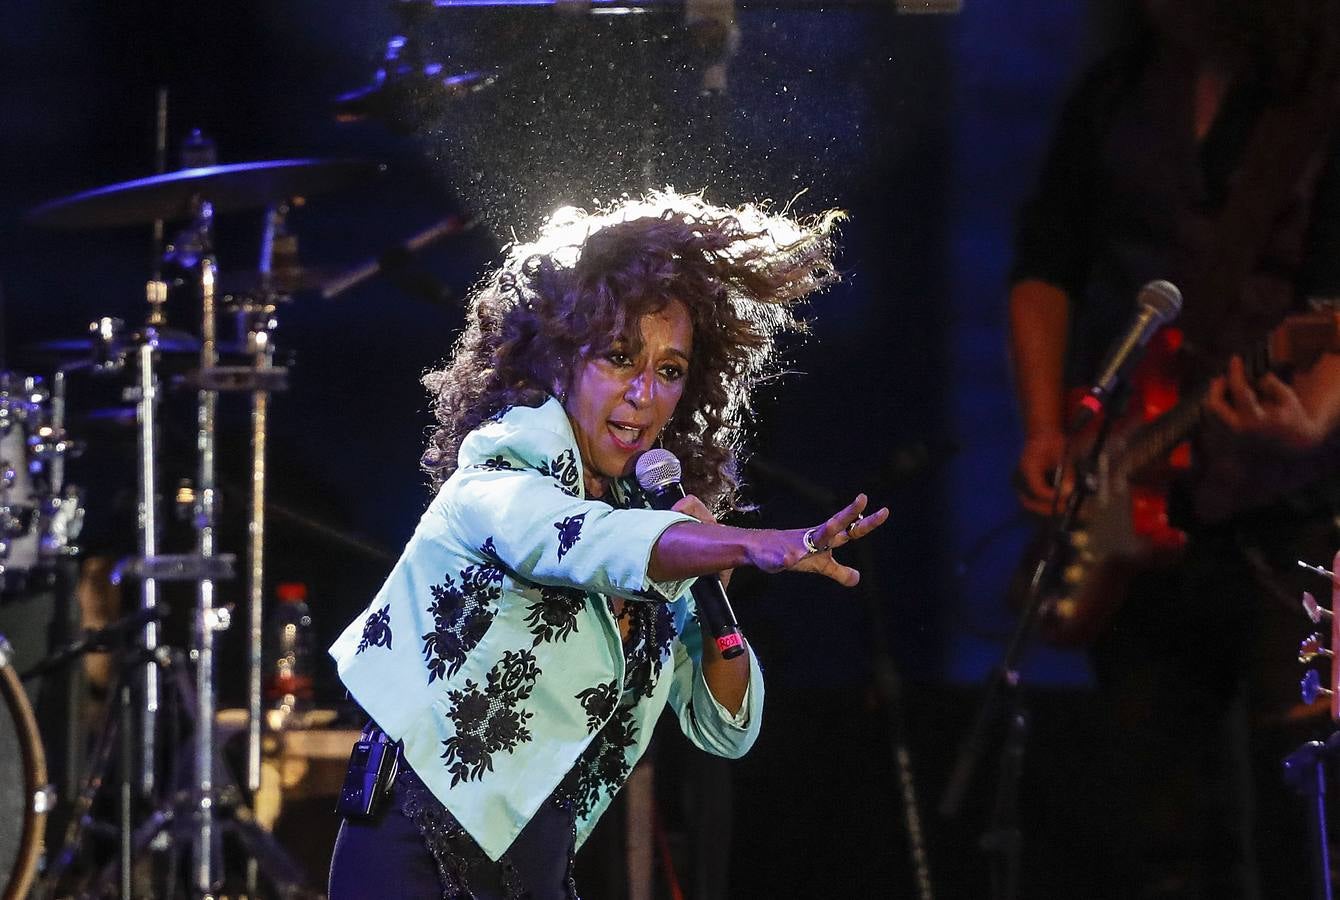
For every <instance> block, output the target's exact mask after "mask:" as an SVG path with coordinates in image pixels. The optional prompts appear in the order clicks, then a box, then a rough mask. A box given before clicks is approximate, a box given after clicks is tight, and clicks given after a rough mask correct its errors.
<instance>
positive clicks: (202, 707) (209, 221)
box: [191, 201, 228, 896]
mask: <svg viewBox="0 0 1340 900" xmlns="http://www.w3.org/2000/svg"><path fill="white" fill-rule="evenodd" d="M213 217H214V208H213V206H212V205H211V204H210V203H209V202H208V201H205V202H202V203H201V204H200V215H199V218H198V220H197V221H198V225H199V229H198V234H199V236H200V238H201V245H202V246H201V249H202V253H201V255H200V261H199V262H200V308H201V318H200V378H201V384H200V391H199V393H198V394H197V401H196V426H197V428H196V449H197V451H198V452H199V454H200V458H199V467H198V468H197V470H196V472H197V474H196V486H195V487H196V507H195V529H196V552H197V554H199V556H200V559H201V562H202V563H205V564H208V561H209V560H210V559H212V558H213V557H214V556H215V554H216V553H217V552H218V548H217V546H216V535H215V529H216V527H217V523H218V508H217V506H216V505H215V500H216V497H215V490H216V488H215V484H214V476H215V462H216V461H215V456H214V453H215V440H216V425H217V416H218V405H219V392H218V391H217V390H215V389H213V388H212V387H211V386H210V385H209V384H208V381H207V377H208V374H209V372H210V371H211V370H212V369H214V367H215V366H217V365H218V362H219V353H218V334H217V331H216V329H217V325H218V319H217V314H216V309H215V294H214V289H215V278H216V275H217V273H216V271H215V262H214V255H213V246H212V241H211V238H212V232H213ZM200 574H201V575H202V577H201V578H200V580H199V582H198V585H197V591H196V620H195V651H196V654H197V655H196V669H195V693H196V713H197V714H196V722H195V783H194V785H193V786H194V787H195V789H196V793H195V797H194V800H195V817H196V826H197V831H196V842H195V846H194V847H192V859H191V871H192V881H193V884H194V887H195V890H196V893H197V895H200V896H210V895H211V894H212V893H213V891H214V889H215V886H216V875H215V872H216V862H221V857H220V855H219V848H218V846H217V841H218V835H217V834H216V832H215V830H214V697H215V691H214V635H215V633H216V632H218V631H221V630H223V629H224V628H226V627H227V625H228V617H227V614H226V612H223V611H221V610H219V609H217V608H216V607H215V605H214V598H215V591H214V585H215V579H214V578H213V577H211V576H210V575H209V574H208V573H207V572H204V571H202V572H201V573H200Z"/></svg>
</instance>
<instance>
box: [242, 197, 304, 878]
mask: <svg viewBox="0 0 1340 900" xmlns="http://www.w3.org/2000/svg"><path fill="white" fill-rule="evenodd" d="M287 214H288V207H287V205H284V204H279V205H276V206H271V207H270V208H268V209H267V210H266V211H265V227H264V229H263V231H262V238H261V253H260V266H259V269H260V273H261V291H260V296H259V297H258V298H250V299H247V300H245V301H244V302H242V304H241V305H240V306H239V308H238V310H237V324H238V332H239V334H240V335H243V336H245V341H246V347H247V351H248V352H249V353H250V354H251V360H252V367H251V368H252V371H251V381H252V384H251V385H250V386H251V388H252V390H251V504H250V506H251V518H250V520H249V522H248V523H247V537H248V557H247V560H248V563H249V565H248V567H247V765H246V788H247V793H248V796H253V797H254V796H255V794H256V792H257V791H258V790H260V786H261V712H262V711H261V676H262V671H261V668H262V656H261V654H262V641H263V638H264V635H263V626H264V608H265V607H264V603H265V445H266V435H267V430H268V420H269V410H270V392H271V391H272V390H283V389H285V388H286V387H287V385H286V384H285V383H284V379H285V377H286V376H287V370H285V369H283V368H282V367H276V366H275V365H274V352H275V348H274V336H273V331H274V328H275V326H276V325H277V322H276V321H275V317H274V313H275V306H276V299H277V298H276V295H275V294H274V293H273V292H272V291H271V290H270V286H271V282H270V274H271V271H272V266H273V263H274V255H275V249H276V241H280V242H281V244H282V247H283V248H287V247H288V246H289V244H290V243H291V240H292V238H291V236H289V235H288V234H287V232H286V230H285V227H284V219H285V217H286V215H287ZM281 252H282V249H281ZM256 862H257V861H256V859H255V858H252V859H249V860H248V861H247V888H248V890H250V891H251V892H253V893H254V892H255V889H256V875H257V865H256Z"/></svg>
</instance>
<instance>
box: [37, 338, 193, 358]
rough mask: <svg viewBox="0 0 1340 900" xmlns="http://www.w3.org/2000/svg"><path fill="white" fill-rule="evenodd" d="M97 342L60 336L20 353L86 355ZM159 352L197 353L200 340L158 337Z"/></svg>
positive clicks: (92, 349)
mask: <svg viewBox="0 0 1340 900" xmlns="http://www.w3.org/2000/svg"><path fill="white" fill-rule="evenodd" d="M97 343H98V342H96V341H93V340H91V339H89V338H61V339H57V340H54V341H37V342H36V343H32V344H25V345H24V346H23V348H22V349H21V350H20V353H22V354H24V355H25V356H87V355H88V354H90V353H92V352H93V351H94V350H95V349H96V345H97ZM158 352H159V353H199V352H200V342H199V341H197V340H196V339H195V338H194V337H192V336H190V335H174V336H172V337H160V338H159V339H158Z"/></svg>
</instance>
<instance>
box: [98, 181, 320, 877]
mask: <svg viewBox="0 0 1340 900" xmlns="http://www.w3.org/2000/svg"><path fill="white" fill-rule="evenodd" d="M212 222H213V209H212V206H211V204H210V203H209V202H207V201H203V200H202V201H198V203H197V207H196V217H195V221H194V223H193V224H192V226H191V227H190V228H188V229H187V230H186V231H184V232H183V233H182V234H181V235H179V237H178V239H177V240H176V241H175V242H174V246H171V247H169V250H168V254H167V256H168V258H170V259H172V261H173V262H175V263H176V264H177V265H180V266H182V267H183V268H189V269H196V270H197V271H198V274H199V285H200V302H201V346H200V368H199V370H198V371H197V372H196V373H195V376H194V379H193V380H194V382H195V387H196V388H197V408H196V426H197V427H196V446H197V450H198V453H199V460H198V469H197V478H196V483H195V485H194V488H193V489H190V490H188V491H187V493H186V497H187V500H188V502H190V503H191V514H192V519H193V523H194V526H195V530H196V537H197V541H196V552H195V553H193V554H183V555H170V554H168V555H165V554H161V553H146V554H145V555H144V556H142V557H140V558H138V559H136V560H132V561H127V562H126V563H123V565H121V566H120V567H118V568H119V572H118V573H117V574H118V576H119V575H120V574H124V573H126V572H133V573H134V574H137V575H139V576H140V577H141V579H142V581H143V582H144V583H145V584H154V585H156V583H157V582H159V581H193V582H195V583H196V584H197V595H196V596H197V600H196V611H195V623H194V629H193V631H194V640H193V646H192V651H191V656H192V658H193V661H194V664H195V683H194V691H193V693H190V692H186V689H185V686H184V684H182V683H180V679H184V677H185V676H184V675H183V674H180V673H179V675H178V678H179V684H178V691H179V692H182V693H183V694H184V696H183V698H182V700H183V703H184V705H185V706H186V707H187V708H188V709H191V710H192V711H193V712H194V718H195V726H194V734H193V752H192V754H191V759H192V761H193V765H192V766H191V769H192V775H193V777H192V781H191V786H190V795H189V814H187V813H188V808H187V807H186V805H185V804H184V803H182V802H179V801H180V798H179V801H177V802H174V801H171V800H169V801H168V802H166V803H164V804H161V805H160V806H159V808H158V809H157V810H156V811H155V812H154V813H153V814H152V815H151V816H150V818H149V819H148V820H147V821H146V822H144V823H143V824H142V825H141V826H140V827H139V828H138V829H136V830H135V832H134V835H133V838H132V839H130V840H128V841H126V842H125V844H124V847H123V852H122V854H121V859H120V860H118V862H117V863H115V864H112V865H111V866H110V867H109V868H108V869H105V870H104V871H103V873H102V874H101V875H100V876H99V878H98V880H97V882H96V884H97V885H107V884H108V883H109V881H110V878H111V875H112V870H113V869H115V870H117V871H119V873H120V876H119V877H120V882H121V886H122V888H123V889H128V887H129V885H128V884H127V882H128V881H129V880H130V871H131V864H132V862H133V856H134V854H135V853H138V852H142V851H143V850H144V849H145V848H148V847H150V846H152V845H155V844H157V843H158V842H159V840H160V835H165V830H166V829H169V828H171V829H172V830H173V831H178V830H179V829H178V828H177V827H176V823H189V827H190V844H191V863H190V874H189V878H188V882H189V884H190V886H191V891H192V894H193V896H195V897H197V898H212V897H213V896H214V894H215V891H216V890H217V889H218V886H219V885H220V884H221V882H222V870H221V861H222V854H221V850H222V846H221V840H222V836H223V832H225V831H230V832H234V833H236V834H237V836H238V838H239V839H240V841H241V842H242V844H243V846H244V848H245V849H246V851H247V854H248V856H249V857H250V860H251V862H250V863H249V865H248V875H249V880H250V881H254V877H255V875H256V874H257V872H258V868H257V867H258V866H259V869H263V870H264V874H265V875H266V877H267V878H268V880H269V881H270V882H271V883H272V885H273V886H274V887H275V889H276V890H277V891H278V892H279V893H280V894H281V895H283V896H301V895H302V894H303V893H305V892H306V889H305V886H304V885H303V876H302V874H301V871H300V870H299V869H298V867H297V866H296V865H295V864H294V863H293V862H292V861H291V860H290V859H289V858H288V857H287V855H286V854H285V853H284V852H283V850H282V849H281V848H280V847H279V846H278V844H277V843H275V842H274V840H273V838H272V837H271V836H270V835H269V834H268V833H266V832H265V831H264V830H263V829H261V828H260V826H259V825H257V824H256V823H255V821H254V817H253V816H252V815H251V812H250V810H249V809H248V808H247V807H246V806H245V804H244V803H243V802H242V798H241V796H240V792H239V791H237V789H236V788H235V787H233V786H232V785H231V784H230V778H229V776H228V775H227V773H226V771H225V770H224V768H223V767H222V766H221V764H220V760H219V759H218V758H217V754H216V748H215V746H214V743H215V727H214V718H215V661H214V650H215V636H216V633H217V632H219V631H222V630H225V629H226V628H228V627H229V625H230V624H231V618H232V616H231V608H230V607H227V606H218V605H216V602H215V601H216V591H215V584H216V582H217V581H220V580H226V579H231V578H232V577H233V574H234V572H233V570H234V564H235V561H236V560H235V557H234V556H232V555H231V554H221V553H219V552H218V549H217V545H216V533H215V532H216V527H217V485H216V481H215V478H216V475H215V469H216V458H215V446H216V419H217V406H218V395H219V393H220V392H222V391H237V390H245V391H248V392H251V393H252V394H253V396H254V395H257V394H266V393H268V392H269V391H273V390H279V389H282V388H283V387H284V386H285V380H286V377H287V371H286V370H285V369H282V368H275V367H271V366H270V365H269V363H270V361H271V359H272V354H273V348H272V346H271V344H270V341H269V332H270V330H271V329H272V328H273V324H274V323H273V319H272V316H271V313H272V312H273V307H272V306H271V307H269V308H268V310H267V311H266V312H265V314H264V315H263V316H261V317H259V318H258V319H257V321H255V322H254V323H251V324H250V331H251V333H252V334H253V335H254V337H253V338H250V339H249V344H250V345H251V346H252V347H253V349H254V350H255V356H256V364H255V365H253V366H246V367H235V366H220V365H219V364H218V351H217V346H218V339H217V318H218V316H217V303H216V291H215V287H216V278H217V270H216V267H215V263H214V259H213V256H212ZM159 285H162V282H161V281H160V280H159V279H154V280H153V281H151V282H150V287H149V292H150V302H151V307H152V309H153V310H154V312H153V313H151V322H154V321H157V322H160V323H161V322H162V315H161V301H162V299H163V298H164V297H165V294H166V290H165V287H162V288H160V287H159ZM153 334H154V328H153V326H150V327H149V328H147V329H146V340H145V341H144V342H143V343H142V344H141V345H140V347H139V352H140V359H141V363H142V365H141V367H140V379H141V381H140V385H139V391H138V394H139V396H138V397H137V401H138V403H139V407H140V408H139V410H138V412H139V416H138V417H139V419H140V425H141V427H140V434H139V439H140V448H139V449H140V452H141V460H140V464H141V471H140V473H139V480H140V488H141V497H140V501H141V509H142V513H141V526H142V527H141V545H142V546H143V547H145V548H146V549H149V550H152V549H156V546H157V543H156V534H157V528H156V525H157V522H156V520H155V519H154V517H153V509H154V507H155V504H156V499H157V491H156V489H155V488H156V477H155V473H154V472H153V458H154V452H153V451H154V450H155V449H156V443H157V441H156V419H157V416H156V406H157V400H158V396H159V389H158V382H157V379H156V377H155V376H154V371H153V370H154V365H153V362H154V358H153V349H154V341H153ZM260 409H261V415H260V417H259V419H260V422H259V425H260V426H263V425H264V422H265V416H264V412H265V406H264V403H262V404H261V406H260ZM256 418H257V417H256V416H255V415H254V414H253V421H254V420H255V419H256ZM253 438H254V435H253ZM257 452H259V453H260V454H262V456H263V452H264V438H263V436H262V438H261V440H260V442H259V448H258V451H257ZM261 486H262V487H263V468H262V481H261ZM262 513H263V495H262V504H261V506H259V507H258V509H257V510H255V511H254V512H253V519H255V518H256V517H258V516H260V515H261V514H262ZM253 525H254V523H253ZM253 534H254V537H253V540H256V539H259V538H262V537H263V531H261V530H260V529H254V530H253ZM258 573H259V574H263V570H258V569H255V567H254V564H253V572H252V578H253V579H255V578H256V577H257V576H258ZM258 589H259V587H258V586H257V588H255V589H254V590H253V595H252V596H253V599H254V597H255V590H258ZM149 601H150V602H146V603H145V604H144V606H145V607H147V609H153V608H155V607H156V606H157V602H158V601H157V598H156V595H155V594H154V593H153V592H151V593H150V597H149ZM147 609H146V610H145V611H147ZM257 614H259V610H257ZM152 624H153V623H152V622H150V623H149V625H152ZM149 625H146V628H145V637H146V641H145V644H146V646H145V653H146V654H148V655H149V656H150V660H149V662H148V666H149V668H150V669H152V670H153V671H151V672H150V673H149V676H148V677H147V678H146V683H147V684H152V685H155V694H156V695H157V699H158V700H159V701H160V703H161V699H162V697H161V688H158V687H157V683H158V679H159V677H160V676H159V674H158V672H157V668H158V666H159V665H160V664H161V659H160V658H159V657H161V655H162V653H163V651H162V649H161V648H160V647H159V646H158V644H157V632H156V629H154V628H150V627H149ZM257 637H259V631H258V630H257ZM151 643H152V646H150V644H151ZM257 647H259V643H258V641H257ZM254 658H255V661H256V664H257V665H259V649H257V650H256V651H255V653H254ZM187 697H189V700H190V701H191V702H187ZM150 718H151V719H154V718H156V716H154V715H152V714H151V716H150ZM143 733H144V735H145V736H146V738H145V740H144V741H143V743H144V744H145V745H146V746H145V747H144V748H142V749H147V751H148V752H147V753H144V754H143V755H144V757H145V760H144V762H145V768H146V769H148V768H149V767H151V766H152V765H153V762H154V759H155V755H154V752H153V751H154V747H155V742H154V732H153V730H151V729H150V728H149V727H146V728H145V729H144V732H143ZM257 747H258V748H259V741H257ZM258 752H259V751H258ZM256 768H257V773H259V762H258V763H257V767H256ZM142 774H143V773H142ZM150 778H152V774H151V773H150V774H149V778H142V779H141V788H143V787H144V785H145V782H146V781H149V779H150ZM256 780H257V781H259V778H257V779H256ZM150 783H151V782H150ZM219 809H226V810H227V811H228V812H229V813H230V817H229V819H228V820H227V821H226V822H220V821H219V819H218V815H217V813H218V811H219ZM123 824H124V815H123ZM166 839H167V840H168V841H171V837H170V836H167V837H166ZM173 859H174V860H175V854H174V857H173Z"/></svg>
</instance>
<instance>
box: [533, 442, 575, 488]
mask: <svg viewBox="0 0 1340 900" xmlns="http://www.w3.org/2000/svg"><path fill="white" fill-rule="evenodd" d="M535 468H536V470H537V471H538V472H539V473H540V474H541V475H548V476H549V477H550V478H552V479H554V480H555V481H557V482H558V486H559V487H560V488H561V489H562V490H563V493H565V494H568V495H569V496H572V497H578V496H581V495H580V493H579V492H578V490H577V481H578V477H577V457H576V456H575V455H573V452H572V451H571V450H564V451H563V452H562V453H560V454H558V456H555V457H554V458H553V459H551V460H548V461H547V462H542V463H540V464H539V465H538V466H536V467H535Z"/></svg>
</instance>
